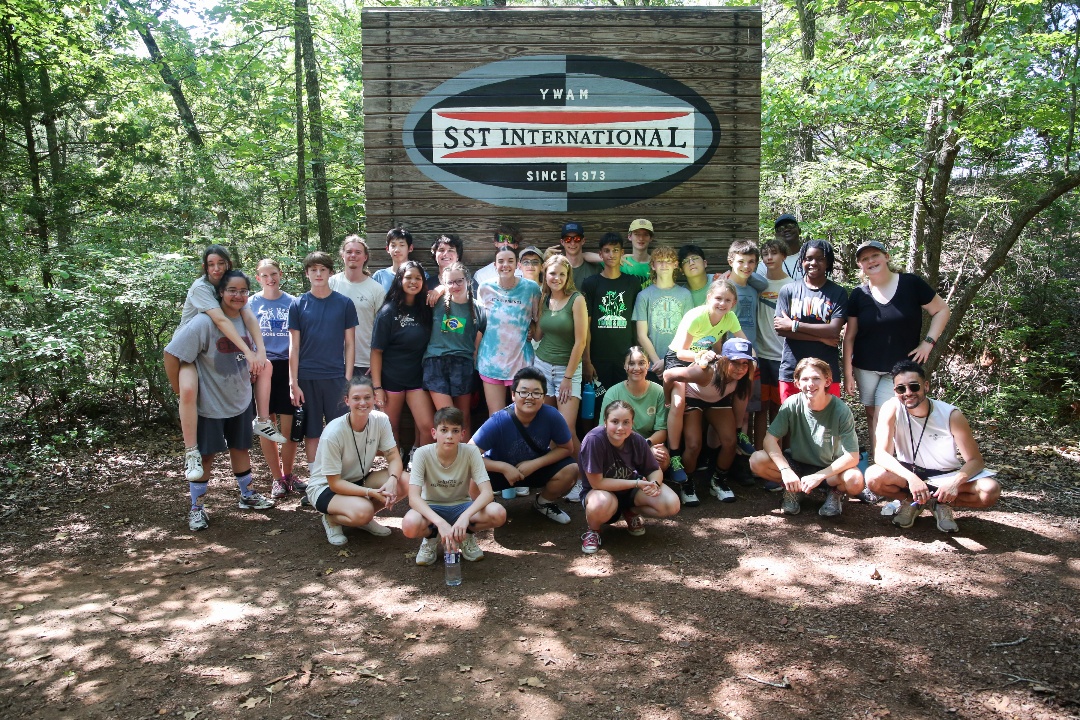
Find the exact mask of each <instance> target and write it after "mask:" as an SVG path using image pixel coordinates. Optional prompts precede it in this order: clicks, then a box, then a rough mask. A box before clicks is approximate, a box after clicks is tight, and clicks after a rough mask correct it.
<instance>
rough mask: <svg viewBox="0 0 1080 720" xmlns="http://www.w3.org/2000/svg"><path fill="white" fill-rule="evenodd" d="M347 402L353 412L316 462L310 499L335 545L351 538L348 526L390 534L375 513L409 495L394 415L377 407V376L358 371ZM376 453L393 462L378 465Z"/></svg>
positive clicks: (331, 432)
mask: <svg viewBox="0 0 1080 720" xmlns="http://www.w3.org/2000/svg"><path fill="white" fill-rule="evenodd" d="M348 390H349V391H348V394H347V395H346V398H345V402H346V403H347V405H348V407H349V411H348V412H347V413H346V414H345V415H342V416H341V417H339V418H335V419H333V420H331V421H330V424H329V425H327V426H326V430H325V431H324V432H323V442H321V443H319V451H318V453H317V454H316V455H315V460H314V462H312V464H311V479H310V480H309V481H308V484H307V499H308V502H310V503H311V505H312V507H314V508H315V509H316V510H318V511H319V512H320V513H322V526H323V530H325V531H326V540H327V542H329V543H330V544H331V545H344V544H346V543H347V542H349V539H348V538H347V537H345V531H344V529H343V526H348V527H355V528H360V529H361V530H363V531H364V532H367V533H370V534H372V535H375V536H377V537H386V536H387V535H389V534H390V528H388V527H386V526H385V525H380V524H379V523H378V522H376V520H375V513H377V512H379V511H380V510H382V509H384V508H388V507H391V506H393V504H394V503H396V502H397V501H398V499H400V498H402V497H404V494H405V480H404V479H403V478H402V471H401V456H400V455H399V454H398V449H397V442H396V441H395V440H394V435H393V433H392V432H391V430H390V420H389V419H388V418H387V417H386V415H384V414H383V413H381V412H378V411H377V410H375V391H374V390H373V389H372V386H371V378H370V377H369V376H367V375H354V376H353V378H352V379H351V380H350V381H349V385H348ZM376 453H379V454H382V455H384V456H385V457H386V462H387V467H386V468H383V469H382V470H374V471H373V470H372V469H371V463H372V461H373V460H374V459H375V455H376Z"/></svg>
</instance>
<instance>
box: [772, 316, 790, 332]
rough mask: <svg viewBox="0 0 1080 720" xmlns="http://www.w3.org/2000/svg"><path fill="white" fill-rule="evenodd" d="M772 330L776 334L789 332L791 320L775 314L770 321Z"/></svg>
mask: <svg viewBox="0 0 1080 720" xmlns="http://www.w3.org/2000/svg"><path fill="white" fill-rule="evenodd" d="M772 326H773V330H776V331H777V332H791V318H789V317H788V316H787V315H782V314H777V315H776V316H775V317H774V318H773V321H772Z"/></svg>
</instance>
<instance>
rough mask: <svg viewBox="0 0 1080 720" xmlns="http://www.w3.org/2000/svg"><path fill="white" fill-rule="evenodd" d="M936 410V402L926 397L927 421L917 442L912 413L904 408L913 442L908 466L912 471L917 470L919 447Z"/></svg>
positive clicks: (911, 442)
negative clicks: (909, 465)
mask: <svg viewBox="0 0 1080 720" xmlns="http://www.w3.org/2000/svg"><path fill="white" fill-rule="evenodd" d="M933 412H934V402H933V401H932V400H930V399H929V398H927V399H926V421H925V422H924V423H923V426H922V432H921V433H919V443H918V444H915V433H913V432H912V431H911V413H909V412H908V410H907V408H904V415H905V416H906V417H907V432H908V442H909V443H910V444H911V467H910V468H908V469H909V470H911V472H915V465H916V464H917V463H916V462H915V461H916V460H917V459H918V457H919V448H921V447H922V441H923V436H924V435H926V426H927V425H929V424H930V415H931V413H933Z"/></svg>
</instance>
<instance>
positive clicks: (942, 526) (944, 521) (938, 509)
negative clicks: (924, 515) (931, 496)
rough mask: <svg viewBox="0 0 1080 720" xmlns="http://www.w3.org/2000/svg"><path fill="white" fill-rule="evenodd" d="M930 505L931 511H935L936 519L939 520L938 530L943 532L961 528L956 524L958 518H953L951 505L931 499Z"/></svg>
mask: <svg viewBox="0 0 1080 720" xmlns="http://www.w3.org/2000/svg"><path fill="white" fill-rule="evenodd" d="M929 506H930V512H932V513H934V520H935V521H937V529H938V530H940V531H941V532H943V533H951V532H956V531H957V530H959V529H960V526H959V525H957V524H956V519H955V518H953V511H952V506H951V505H948V504H946V503H942V502H938V501H937V500H931V501H930V503H929Z"/></svg>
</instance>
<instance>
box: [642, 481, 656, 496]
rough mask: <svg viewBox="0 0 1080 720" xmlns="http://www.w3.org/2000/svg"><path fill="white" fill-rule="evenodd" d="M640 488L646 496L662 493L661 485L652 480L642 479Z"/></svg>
mask: <svg viewBox="0 0 1080 720" xmlns="http://www.w3.org/2000/svg"><path fill="white" fill-rule="evenodd" d="M638 489H639V490H641V492H642V494H643V495H645V497H656V496H657V495H659V494H660V486H659V485H657V484H656V483H654V482H653V481H652V480H642V481H641V487H640V488H638Z"/></svg>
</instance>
